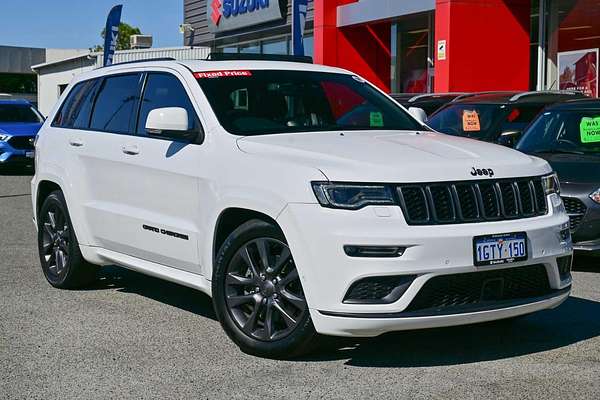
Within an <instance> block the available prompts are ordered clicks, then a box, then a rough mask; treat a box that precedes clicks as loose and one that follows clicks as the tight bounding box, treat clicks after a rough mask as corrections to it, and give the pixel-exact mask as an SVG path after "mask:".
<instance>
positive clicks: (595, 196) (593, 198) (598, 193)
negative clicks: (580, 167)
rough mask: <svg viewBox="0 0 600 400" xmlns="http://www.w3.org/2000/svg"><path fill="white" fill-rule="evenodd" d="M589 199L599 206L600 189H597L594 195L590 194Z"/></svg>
mask: <svg viewBox="0 0 600 400" xmlns="http://www.w3.org/2000/svg"><path fill="white" fill-rule="evenodd" d="M590 199H592V200H594V201H595V202H596V203H598V204H600V188H598V190H596V191H595V192H594V193H592V194H590Z"/></svg>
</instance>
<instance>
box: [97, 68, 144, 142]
mask: <svg viewBox="0 0 600 400" xmlns="http://www.w3.org/2000/svg"><path fill="white" fill-rule="evenodd" d="M139 87H140V74H131V75H118V76H109V77H108V78H106V79H104V81H103V82H102V86H101V88H100V92H99V93H98V96H97V98H96V103H95V105H94V111H93V113H92V120H91V123H90V128H91V129H94V130H99V131H106V132H112V133H129V132H131V129H130V128H131V124H132V122H133V121H132V120H133V119H134V118H135V111H136V107H137V104H138V100H139Z"/></svg>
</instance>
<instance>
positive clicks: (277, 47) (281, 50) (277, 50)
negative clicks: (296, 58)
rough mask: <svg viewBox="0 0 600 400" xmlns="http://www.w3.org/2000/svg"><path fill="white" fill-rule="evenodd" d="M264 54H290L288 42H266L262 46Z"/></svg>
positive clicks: (281, 40)
mask: <svg viewBox="0 0 600 400" xmlns="http://www.w3.org/2000/svg"><path fill="white" fill-rule="evenodd" d="M262 46H263V47H262V52H263V54H288V44H287V40H285V39H280V40H271V41H264V42H263V45H262Z"/></svg>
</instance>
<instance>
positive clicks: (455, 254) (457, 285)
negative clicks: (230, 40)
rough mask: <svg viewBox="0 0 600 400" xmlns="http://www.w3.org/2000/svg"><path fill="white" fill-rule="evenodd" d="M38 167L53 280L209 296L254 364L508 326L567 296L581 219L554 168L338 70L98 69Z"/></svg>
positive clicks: (45, 143) (63, 113)
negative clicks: (437, 120)
mask: <svg viewBox="0 0 600 400" xmlns="http://www.w3.org/2000/svg"><path fill="white" fill-rule="evenodd" d="M471 119H473V118H471ZM467 122H469V121H467ZM471 122H472V121H471ZM36 166H37V168H36V175H35V177H34V178H33V181H32V193H33V196H32V197H33V208H34V215H35V222H36V225H37V228H38V241H39V254H40V261H41V265H42V269H43V272H44V274H45V276H46V278H47V280H48V281H49V282H50V284H51V285H53V286H55V287H58V288H73V287H80V286H82V285H85V284H87V283H90V281H91V280H93V279H94V276H95V272H96V269H97V266H101V265H115V264H116V265H120V266H123V267H125V268H130V269H132V270H135V271H139V272H142V273H145V274H149V275H152V276H156V277H159V278H163V279H166V280H169V281H173V282H177V283H179V284H182V285H185V286H189V287H192V288H196V289H198V290H200V291H202V292H204V293H206V294H208V295H210V296H212V297H213V299H214V307H215V311H216V314H217V316H218V318H219V320H220V322H221V324H222V325H223V328H224V329H225V330H226V332H227V334H228V335H229V336H230V337H231V339H232V340H233V341H235V343H237V344H238V345H239V346H240V347H241V348H242V349H243V350H244V351H246V352H249V353H252V354H257V355H262V356H268V357H290V356H294V355H296V354H299V353H303V352H306V351H308V350H309V349H310V348H312V346H313V344H314V343H315V340H316V339H317V337H318V336H319V334H321V335H334V336H362V337H369V336H376V335H379V334H382V333H385V332H388V331H397V330H404V329H415V328H430V327H441V326H450V325H459V324H467V323H474V322H482V321H490V320H495V319H501V318H511V317H515V316H519V315H523V314H527V313H531V312H534V311H538V310H542V309H548V308H553V307H556V306H558V305H559V304H560V303H562V302H563V301H564V300H565V299H566V298H567V297H568V296H569V292H570V288H571V275H570V268H571V257H572V244H571V239H570V235H569V227H568V217H567V215H566V214H565V211H564V207H563V205H562V203H561V199H560V197H559V195H558V192H559V187H558V183H557V179H556V176H555V175H554V174H553V173H552V170H551V169H550V167H549V166H548V164H547V163H546V162H545V161H542V160H541V159H538V158H535V157H530V156H527V155H525V154H521V153H518V152H516V151H513V150H510V149H508V148H504V147H500V146H496V145H492V144H487V143H482V142H478V141H474V140H469V139H465V138H457V137H453V136H447V135H443V134H440V133H437V132H433V131H431V130H430V129H429V128H427V127H426V126H425V125H423V124H422V123H421V122H419V121H418V120H417V119H415V118H413V117H412V116H411V115H410V114H409V113H408V112H407V111H406V110H405V109H403V108H402V107H401V106H399V105H398V104H397V103H396V102H394V101H393V100H392V99H391V98H390V97H388V96H387V95H385V94H384V93H383V92H381V91H380V90H379V89H377V88H376V87H375V86H373V85H371V84H370V83H369V82H367V81H365V80H364V79H362V78H361V77H359V76H356V75H354V74H352V73H351V72H348V71H344V70H340V69H336V68H330V67H325V66H318V65H312V64H308V63H306V64H302V63H293V62H283V61H264V60H263V61H248V60H246V61H243V60H234V61H189V62H176V61H148V62H138V63H129V64H123V65H114V66H111V67H107V68H100V69H97V70H94V71H92V72H87V73H84V74H82V75H78V76H77V77H76V78H75V79H74V80H73V82H72V83H71V85H70V86H69V88H68V90H67V91H66V92H65V93H64V94H63V96H62V97H61V100H60V101H59V104H58V105H57V107H56V109H55V110H54V111H53V112H52V113H51V115H50V118H49V119H48V120H47V121H46V122H45V124H44V126H43V128H42V129H41V131H40V133H39V137H38V141H37V143H36Z"/></svg>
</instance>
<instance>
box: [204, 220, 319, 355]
mask: <svg viewBox="0 0 600 400" xmlns="http://www.w3.org/2000/svg"><path fill="white" fill-rule="evenodd" d="M215 261H216V262H215V270H214V273H213V275H214V276H213V281H212V285H213V290H212V294H213V302H214V306H215V313H216V314H217V317H218V318H219V321H220V322H221V325H222V326H223V328H224V329H225V332H226V333H227V334H228V335H229V337H230V338H231V339H232V340H233V341H234V342H235V343H236V344H237V345H238V346H239V347H240V348H241V349H242V350H243V351H244V352H246V353H249V354H253V355H258V356H262V357H270V358H293V357H295V356H298V355H301V354H306V353H308V352H310V351H311V350H313V349H314V347H315V345H316V344H317V342H318V340H317V339H318V338H319V337H318V335H317V333H316V331H315V329H314V326H313V323H312V320H311V318H310V313H309V307H308V303H307V301H306V297H305V295H304V290H303V288H302V283H301V278H300V274H299V271H298V269H297V266H296V264H295V263H294V258H293V256H292V253H291V251H290V248H289V246H288V244H287V241H286V240H285V237H284V235H283V232H281V230H280V228H279V227H278V226H276V225H275V224H274V223H270V222H266V221H262V220H251V221H248V222H246V223H244V224H242V225H241V226H240V227H238V228H237V229H236V230H234V231H233V232H232V233H231V234H230V235H229V237H228V238H227V239H226V240H225V243H224V244H223V245H222V246H221V249H220V250H219V252H218V254H217V257H216V260H215Z"/></svg>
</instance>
